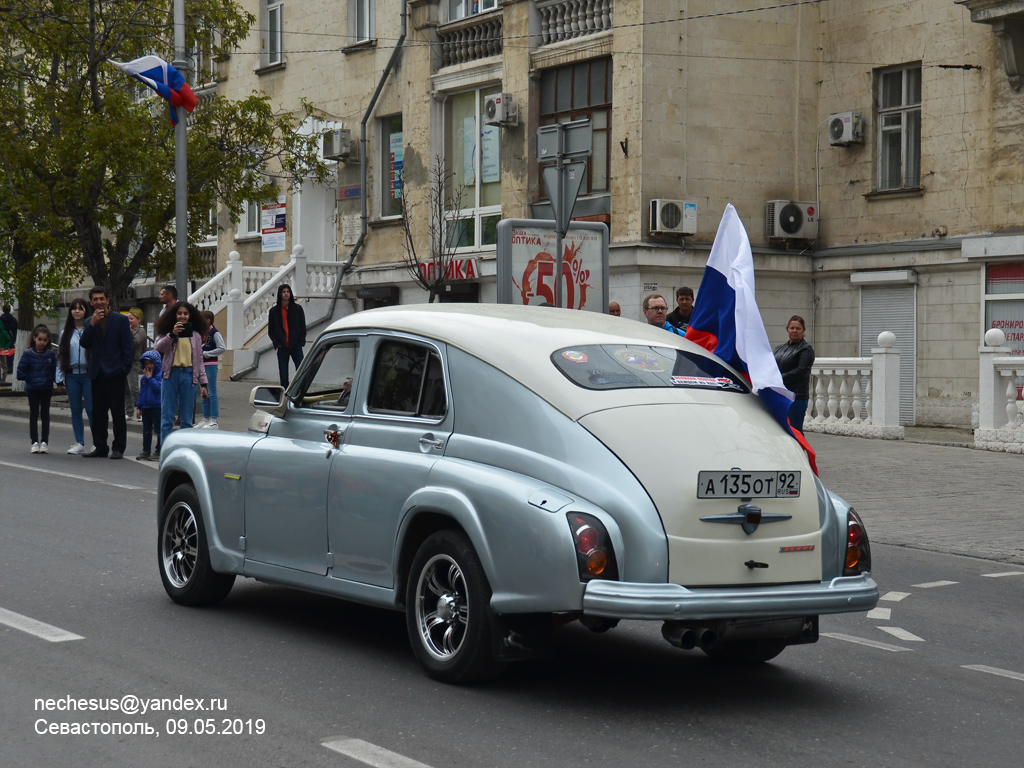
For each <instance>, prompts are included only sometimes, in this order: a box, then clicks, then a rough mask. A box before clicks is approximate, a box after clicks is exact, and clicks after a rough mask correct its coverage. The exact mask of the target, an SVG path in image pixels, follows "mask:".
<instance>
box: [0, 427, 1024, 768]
mask: <svg viewBox="0 0 1024 768" xmlns="http://www.w3.org/2000/svg"><path fill="white" fill-rule="evenodd" d="M61 430H63V431H61ZM23 431H24V428H23V424H21V423H18V422H17V421H15V420H11V419H6V418H0V649H2V650H0V691H2V693H3V695H2V696H0V765H3V766H18V767H20V766H33V767H35V766H49V765H62V764H73V765H77V766H89V767H91V766H104V767H106V766H122V765H124V766H127V765H145V766H174V768H181V767H182V766H193V765H194V766H208V765H217V766H243V765H244V766H299V765H302V766H342V767H345V766H365V765H378V766H388V767H390V766H395V768H399V767H404V768H414V766H416V765H426V766H433V768H440V767H441V766H448V765H454V766H556V765H558V766H565V765H597V764H601V765H644V766H679V765H687V766H691V765H716V766H722V765H752V764H759V765H766V764H767V765H787V766H811V765H814V766H818V765H844V766H923V765H929V766H936V765H937V766H961V765H979V766H980V765H1015V764H1017V761H1018V760H1019V759H1020V756H1019V748H1020V738H1019V730H1020V723H1021V722H1024V653H1022V651H1021V650H1020V638H1021V637H1024V613H1022V611H1021V607H1022V606H1024V567H1021V566H1019V565H1014V564H1012V563H1005V562H996V561H993V560H983V559H975V558H969V557H962V556H956V555H952V554H946V553H943V552H936V551H920V550H915V549H908V548H906V547H901V546H893V545H888V544H882V545H876V546H875V548H874V560H875V567H874V573H875V576H876V578H877V580H878V581H879V583H880V585H881V587H882V592H883V595H885V596H887V597H888V598H890V599H884V600H883V601H882V602H881V603H880V604H879V608H880V609H882V611H881V612H876V613H875V614H874V615H873V616H871V617H869V616H865V615H851V616H842V617H828V618H824V619H823V620H822V626H821V631H822V632H823V633H825V634H826V636H824V637H822V639H821V640H820V641H819V642H818V643H817V644H816V645H811V646H800V647H793V648H789V649H787V650H786V651H785V652H784V653H783V654H782V655H781V656H780V657H778V659H776V660H775V661H774V662H772V663H770V664H766V665H763V666H760V667H756V668H745V669H735V668H728V667H721V666H718V665H716V664H713V663H711V662H710V661H709V660H708V659H706V658H705V657H704V655H703V654H701V653H700V652H697V651H693V652H683V651H679V650H677V649H674V648H672V647H671V646H669V645H668V644H667V643H665V642H664V641H663V640H662V639H661V636H660V631H659V630H660V628H659V626H658V625H656V624H646V623H641V622H632V623H624V624H622V625H620V626H619V627H618V628H617V629H615V630H612V631H611V632H608V633H606V634H600V635H598V634H593V633H591V632H589V631H588V630H586V629H584V628H583V627H582V626H580V625H579V624H573V625H570V626H568V627H565V628H563V629H562V630H560V632H559V633H558V638H557V649H556V654H555V657H554V658H553V659H550V660H546V661H542V662H531V663H524V664H519V665H515V666H512V667H510V668H509V669H508V671H507V673H506V674H505V676H504V677H503V678H501V679H500V680H499V681H497V682H496V683H492V684H490V685H487V686H479V687H468V688H456V687H451V686H444V685H439V684H437V683H435V682H433V681H431V680H430V679H428V678H427V677H425V676H424V675H423V674H422V672H421V671H420V670H419V668H418V667H417V665H416V662H415V660H414V659H413V656H412V653H411V651H410V650H409V647H408V641H407V639H406V636H405V628H404V621H403V619H402V617H401V616H400V615H398V614H394V613H389V612H386V611H380V610H377V609H371V608H366V607H363V606H357V605H352V604H347V603H343V602H340V601H336V600H331V599H328V598H323V597H319V596H315V595H308V594H304V593H300V592H295V591H291V590H287V589H282V588H278V587H272V586H266V585H261V584H257V583H254V582H252V581H249V580H245V581H241V580H240V581H238V582H236V586H235V589H234V590H233V592H232V593H231V595H230V596H229V597H228V599H227V600H226V601H225V602H224V603H223V604H222V605H220V606H218V607H216V608H213V609H187V608H182V607H180V606H177V605H175V604H173V603H172V602H171V601H170V600H169V599H168V598H167V597H166V595H165V594H164V592H163V589H162V587H161V585H160V580H159V576H158V574H157V565H156V524H155V494H154V490H153V489H154V482H155V478H156V471H155V466H154V465H152V464H137V463H135V462H132V461H120V462H117V461H108V460H87V459H81V458H79V457H73V456H66V455H64V454H63V453H55V454H50V455H48V456H32V455H30V454H28V453H27V451H26V450H25V448H26V446H25V445H23V443H24V442H25V441H24V439H23V435H22V432H23ZM64 432H67V433H68V434H67V435H66V436H65V435H64ZM54 433H55V436H54V437H53V439H52V440H51V443H52V444H54V445H61V446H63V445H65V444H67V443H70V430H69V429H68V428H67V427H62V426H55V427H54ZM946 450H956V449H946ZM1011 573H1012V574H1017V575H1010V576H995V575H993V574H1011ZM944 582H945V583H944ZM886 609H888V613H886ZM5 612H8V613H5ZM12 616H14V617H15V618H13V619H12ZM24 618H28V619H32V620H35V621H38V622H44V623H45V624H46V625H49V626H50V627H51V628H59V629H60V630H63V631H65V632H69V633H74V634H75V635H78V636H80V638H81V639H70V640H66V641H63V642H48V641H47V640H45V639H43V638H41V637H39V636H38V634H33V633H31V632H29V631H25V630H24V629H17V628H13V627H11V626H10V623H12V622H13V623H18V622H22V623H23V619H24ZM29 629H31V630H33V631H35V632H37V633H39V632H41V631H42V630H41V629H40V628H39V627H29ZM126 695H134V696H138V697H140V699H143V700H147V701H148V700H150V699H157V700H158V702H157V703H158V704H168V705H170V707H171V709H170V710H166V709H164V708H161V709H159V710H158V711H152V710H150V711H148V712H146V713H145V714H142V713H139V714H133V715H126V714H124V713H121V712H112V711H77V712H76V711H62V710H60V709H57V706H59V705H66V703H67V697H71V698H73V699H82V698H85V699H90V698H94V699H97V700H107V699H117V700H121V697H123V696H126ZM178 697H182V698H181V699H180V700H179V699H178ZM186 698H191V699H204V700H205V701H204V702H203V704H204V705H205V706H206V707H208V708H209V707H211V706H213V707H214V710H213V711H202V712H198V711H184V710H180V709H174V707H175V706H180V705H183V704H184V700H185V699H186ZM50 699H52V700H53V702H52V707H53V708H52V709H47V708H46V707H47V705H48V702H47V700H50ZM212 699H216V702H214V701H212ZM160 700H165V701H160ZM87 704H88V702H87ZM98 704H99V702H97V705H98ZM41 722H42V725H41V724H40V723H41ZM62 723H68V724H72V723H90V724H91V723H98V724H100V729H101V730H102V729H103V727H104V726H105V727H107V728H108V729H109V728H110V727H111V724H114V723H118V724H119V723H139V724H141V725H142V727H147V726H148V727H149V728H150V729H151V733H149V734H132V735H126V734H123V733H122V734H120V735H118V734H103V733H101V734H97V735H60V734H59V733H58V734H52V735H51V734H46V735H41V734H39V733H38V732H37V731H38V730H39V729H40V728H42V729H44V730H45V729H46V728H47V727H49V726H51V725H52V724H56V726H54V727H56V728H57V729H58V730H59V728H60V727H61V724H62ZM182 726H184V727H185V728H186V729H187V730H189V731H194V730H196V728H197V726H198V727H199V729H201V730H207V729H210V730H213V731H216V732H217V733H210V734H205V733H204V734H202V735H198V734H195V733H187V734H182V733H177V732H176V731H177V730H179V729H180V728H181V727H182ZM69 727H70V726H69ZM119 727H120V726H119ZM133 727H134V726H133ZM122 729H123V728H122ZM258 730H262V731H263V732H262V733H257V731H258ZM224 731H228V732H227V733H224ZM239 731H240V732H239ZM157 734H159V735H157ZM325 743H327V744H331V745H333V747H334V748H331V747H328V746H324V745H325ZM337 750H341V751H337ZM351 755H357V756H358V757H359V758H361V759H357V758H356V757H352V756H351ZM414 761H415V762H414Z"/></svg>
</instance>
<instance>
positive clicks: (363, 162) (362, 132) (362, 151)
mask: <svg viewBox="0 0 1024 768" xmlns="http://www.w3.org/2000/svg"><path fill="white" fill-rule="evenodd" d="M406 3H407V0H402V34H401V35H399V36H398V42H397V43H396V44H395V49H394V50H393V51H392V52H391V58H390V59H388V63H387V66H385V67H384V72H383V73H382V74H381V76H380V80H379V81H377V88H376V90H374V92H373V96H372V97H371V98H370V103H369V105H368V106H367V107H366V112H365V114H363V119H362V120H360V121H359V181H360V183H361V184H362V187H363V195H362V210H361V213H360V216H359V219H360V222H359V224H360V226H359V239H358V240H356V243H355V245H353V246H352V250H351V251H350V252H349V255H348V258H347V259H346V260H345V263H344V264H342V265H341V271H340V272H339V273H338V280H337V282H336V283H335V285H334V295H333V296H331V306H330V307H329V308H328V310H327V316H328V317H334V308H335V306H336V305H337V303H338V294H339V293H340V292H341V281H342V279H343V278H344V277H345V275H346V274H347V273H348V271H349V269H351V268H352V263H353V262H354V261H355V260H356V256H357V255H358V253H359V251H360V249H361V248H362V247H363V241H364V240H366V222H367V220H368V219H369V214H368V212H367V207H368V201H367V198H368V194H367V184H366V182H367V179H366V166H367V163H368V162H369V159H368V157H367V153H366V144H367V139H366V124H367V122H369V120H370V117H371V116H372V115H373V109H374V107H376V106H377V99H378V98H380V92H381V91H383V90H384V83H385V82H386V81H387V79H388V75H390V74H391V71H392V70H393V69H394V68H395V63H396V62H397V61H398V56H399V54H400V53H401V52H402V45H403V44H404V43H405V32H406V11H407V9H406Z"/></svg>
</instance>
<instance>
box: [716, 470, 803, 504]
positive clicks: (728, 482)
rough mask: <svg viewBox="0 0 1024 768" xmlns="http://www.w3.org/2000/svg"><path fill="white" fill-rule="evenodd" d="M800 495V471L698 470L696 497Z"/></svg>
mask: <svg viewBox="0 0 1024 768" xmlns="http://www.w3.org/2000/svg"><path fill="white" fill-rule="evenodd" d="M799 495H800V473H799V472H736V471H734V470H729V471H726V472H714V471H710V470H707V471H703V472H699V473H697V498H698V499H763V498H772V499H778V498H790V497H797V496H799Z"/></svg>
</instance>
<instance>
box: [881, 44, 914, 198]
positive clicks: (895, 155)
mask: <svg viewBox="0 0 1024 768" xmlns="http://www.w3.org/2000/svg"><path fill="white" fill-rule="evenodd" d="M875 105H876V115H875V117H876V122H875V124H876V125H877V126H878V190H879V191H886V190H897V189H918V188H919V187H920V186H921V65H920V64H911V65H908V66H904V67H897V68H893V69H884V70H879V71H878V72H876V73H875Z"/></svg>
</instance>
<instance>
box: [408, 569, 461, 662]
mask: <svg viewBox="0 0 1024 768" xmlns="http://www.w3.org/2000/svg"><path fill="white" fill-rule="evenodd" d="M416 624H417V626H418V627H419V631H420V642H421V643H422V645H423V647H424V648H425V649H426V651H427V653H429V654H430V655H431V656H432V657H433V658H434V659H436V660H437V661H451V660H452V659H454V658H455V656H456V655H458V653H459V650H460V649H461V648H462V644H463V642H465V639H466V627H467V626H468V625H469V604H468V592H467V590H466V579H465V576H464V575H463V573H462V568H460V567H459V564H458V563H456V562H455V561H454V560H453V559H452V558H450V557H449V556H448V555H434V556H433V557H432V558H430V560H428V561H427V564H426V565H425V566H423V570H422V571H420V578H419V581H418V582H417V584H416Z"/></svg>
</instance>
